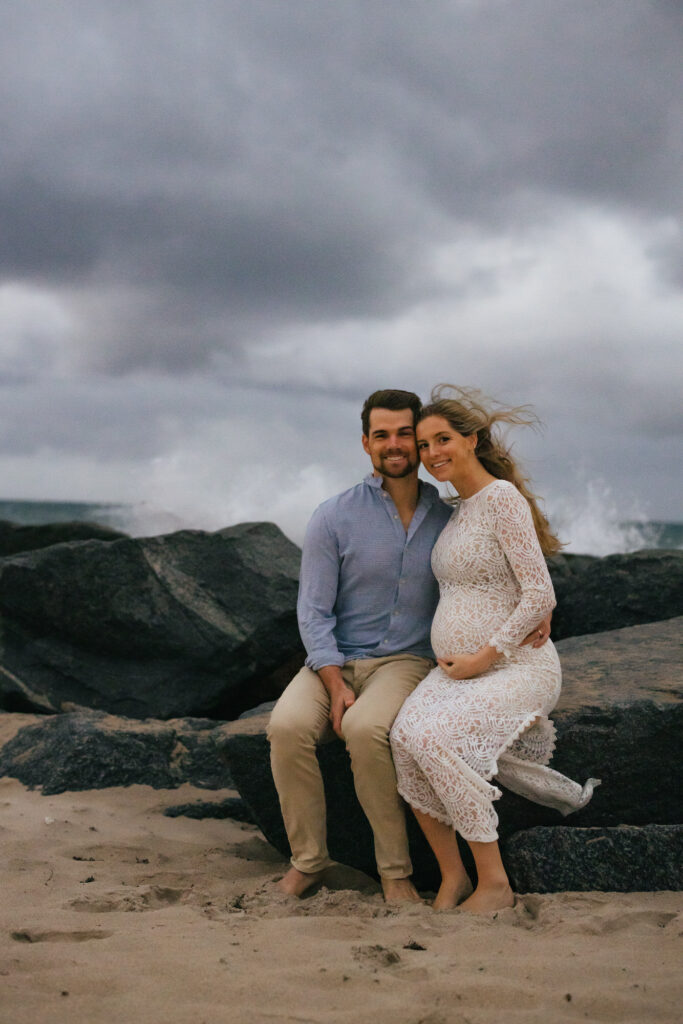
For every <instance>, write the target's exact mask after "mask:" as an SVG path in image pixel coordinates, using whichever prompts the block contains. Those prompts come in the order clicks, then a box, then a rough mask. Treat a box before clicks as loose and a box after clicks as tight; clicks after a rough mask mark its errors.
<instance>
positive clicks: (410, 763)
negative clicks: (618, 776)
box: [391, 480, 598, 842]
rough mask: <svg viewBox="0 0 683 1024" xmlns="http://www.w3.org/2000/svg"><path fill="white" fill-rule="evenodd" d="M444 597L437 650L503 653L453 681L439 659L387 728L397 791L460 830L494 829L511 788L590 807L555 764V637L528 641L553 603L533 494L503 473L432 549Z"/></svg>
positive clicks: (462, 509) (477, 834)
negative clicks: (537, 643)
mask: <svg viewBox="0 0 683 1024" xmlns="http://www.w3.org/2000/svg"><path fill="white" fill-rule="evenodd" d="M432 568H433V570H434V574H435V575H436V577H437V579H438V581H439V588H440V600H439V605H438V607H437V610H436V614H435V616H434V622H433V624H432V647H433V648H434V652H435V654H436V655H437V657H439V658H448V657H449V656H450V655H454V654H463V653H470V654H473V653H475V652H476V651H478V650H479V649H480V648H481V647H485V646H486V645H487V644H490V645H491V646H494V647H495V648H496V649H497V650H499V651H500V652H501V653H502V654H503V655H504V657H503V658H500V659H499V660H498V661H497V662H496V663H495V664H494V665H493V666H492V667H491V668H490V669H489V670H488V671H487V672H485V673H484V674H483V675H479V676H475V677H474V678H473V679H463V680H454V679H451V678H450V676H448V675H447V674H446V673H445V672H444V671H443V669H442V668H440V667H438V666H437V667H436V668H434V669H433V670H432V671H431V672H430V673H429V675H428V676H427V677H426V678H425V679H424V680H423V681H422V682H421V683H420V684H419V686H418V687H417V689H416V690H414V692H413V693H412V694H411V696H410V697H408V699H407V700H406V702H405V703H404V705H403V707H402V708H401V711H400V712H399V715H398V717H397V718H396V721H395V723H394V726H393V729H392V731H391V746H392V751H393V756H394V763H395V765H396V774H397V778H398V790H399V792H400V794H401V796H403V798H404V799H405V800H407V801H408V803H410V804H411V805H412V806H413V807H416V808H417V809H418V810H420V811H423V812H425V813H426V814H430V815H432V816H433V817H435V818H438V819H439V821H443V822H445V823H447V824H449V825H452V826H453V827H454V828H455V829H456V830H457V831H458V832H459V833H460V834H461V835H462V836H463V838H464V839H468V840H471V841H476V842H490V841H492V840H494V839H497V837H498V833H497V824H498V816H497V814H496V812H495V811H494V809H493V801H494V800H497V799H498V798H499V797H500V796H501V792H500V790H499V789H498V788H497V787H496V786H494V785H492V784H491V782H490V780H491V779H492V778H493V777H494V776H495V777H496V778H497V779H498V780H499V781H500V782H501V783H502V784H503V785H504V786H506V787H507V788H508V789H511V790H513V791H514V792H516V793H520V794H521V795H522V796H525V797H528V798H529V799H531V800H534V801H535V802H536V803H540V804H544V805H546V806H548V807H554V808H556V809H557V810H559V811H561V812H562V813H563V814H569V813H571V812H572V811H576V810H578V809H579V808H580V807H583V806H584V805H585V804H587V803H588V801H589V800H590V798H591V796H592V793H593V787H594V786H595V785H597V784H598V780H596V779H589V780H588V782H587V783H586V785H585V786H584V787H583V788H582V787H581V786H579V785H578V783H576V782H573V781H572V780H571V779H568V778H567V777H566V776H564V775H560V773H559V772H556V771H554V770H553V769H551V768H548V767H547V764H548V762H549V760H550V758H551V756H552V752H553V749H554V746H555V728H554V726H553V725H552V723H551V722H550V721H549V720H548V713H549V712H550V711H551V710H552V708H553V707H554V706H555V704H556V702H557V698H558V696H559V693H560V683H561V670H560V662H559V659H558V657H557V653H556V651H555V648H554V647H553V645H552V643H551V642H550V641H548V642H547V643H546V644H544V646H543V647H539V648H537V649H534V648H532V647H531V646H530V645H527V646H525V647H520V646H519V644H520V642H521V641H522V640H523V639H524V637H525V636H527V635H528V634H529V633H530V632H531V630H532V629H534V627H535V626H537V625H538V624H539V622H541V621H542V620H543V619H544V618H545V617H546V615H547V614H548V613H549V612H550V611H551V610H552V608H554V606H555V595H554V593H553V587H552V583H551V580H550V575H549V573H548V569H547V566H546V564H545V559H544V557H543V554H542V552H541V549H540V546H539V543H538V539H537V537H536V531H535V529H534V525H533V521H532V518H531V510H530V508H529V505H528V503H527V501H526V499H525V498H524V497H523V496H522V495H521V494H520V493H519V491H518V490H517V488H516V487H515V486H514V485H513V484H511V483H508V482H507V481H504V480H496V481H494V482H492V483H490V484H489V485H488V486H487V487H484V488H483V489H482V490H480V491H478V492H477V494H475V495H473V496H472V497H471V498H467V499H464V500H460V501H459V503H458V505H457V506H456V508H455V511H454V512H453V515H452V517H451V519H450V520H449V521H448V523H447V524H446V527H445V528H444V530H443V532H442V533H441V536H440V537H439V539H438V541H437V542H436V545H435V547H434V550H433V553H432Z"/></svg>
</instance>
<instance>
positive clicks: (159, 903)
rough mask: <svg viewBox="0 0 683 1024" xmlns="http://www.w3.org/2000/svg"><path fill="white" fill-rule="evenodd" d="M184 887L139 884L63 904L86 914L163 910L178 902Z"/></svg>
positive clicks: (183, 893)
mask: <svg viewBox="0 0 683 1024" xmlns="http://www.w3.org/2000/svg"><path fill="white" fill-rule="evenodd" d="M185 892H186V890H185V889H169V888H167V887H165V886H161V885H146V886H139V887H138V888H136V889H133V890H132V891H131V890H130V889H123V890H121V889H119V890H116V891H114V892H108V893H105V894H104V895H102V896H79V897H78V898H77V899H75V900H70V901H69V902H68V903H66V904H65V909H67V910H78V911H82V912H84V913H86V914H107V913H112V912H119V913H140V912H142V911H145V910H163V909H164V908H165V907H171V906H173V904H174V903H178V902H179V901H180V900H181V899H182V897H183V896H184V895H185Z"/></svg>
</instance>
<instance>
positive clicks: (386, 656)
mask: <svg viewBox="0 0 683 1024" xmlns="http://www.w3.org/2000/svg"><path fill="white" fill-rule="evenodd" d="M420 408H421V403H420V399H419V398H418V397H417V395H415V394H413V393H412V392H409V391H395V390H389V391H376V392H374V394H372V395H370V397H369V398H368V399H367V401H366V402H365V405H364V406H363V411H362V414H361V418H362V423H363V438H362V443H363V448H364V450H365V451H366V452H367V454H368V455H369V456H370V460H371V462H372V468H373V472H372V473H371V474H370V475H369V476H367V477H366V478H365V480H363V481H362V483H360V484H358V485H356V486H355V487H352V488H350V489H349V490H348V491H344V492H343V493H342V494H339V495H336V496H335V497H334V498H330V499H329V500H328V501H326V502H323V504H322V505H320V506H319V507H318V508H317V509H316V511H315V512H314V514H313V517H312V519H311V522H310V523H309V526H308V530H307V532H306V538H305V540H304V548H303V556H302V563H301V582H300V587H299V602H298V615H299V628H300V631H301V637H302V640H303V642H304V646H305V648H306V651H307V654H308V657H307V659H306V665H305V667H304V668H303V669H302V670H301V671H300V672H299V673H298V675H296V676H295V678H294V679H293V680H292V682H291V683H290V684H289V686H288V687H287V689H286V690H285V691H284V693H283V694H282V696H281V697H280V700H279V701H278V703H277V705H276V706H275V708H274V709H273V713H272V715H271V719H270V724H269V728H268V738H269V740H270V744H271V766H272V771H273V778H274V780H275V785H276V787H277V791H278V795H279V798H280V806H281V808H282V815H283V818H284V822H285V827H286V829H287V835H288V837H289V842H290V846H291V848H292V866H291V868H290V869H289V871H288V872H287V874H286V875H285V876H284V878H283V879H282V880H281V881H280V883H279V887H280V889H281V890H282V891H283V892H285V893H287V894H288V895H294V896H301V895H302V894H303V893H304V892H305V891H306V890H307V889H308V888H309V887H310V886H312V885H314V884H315V883H316V882H318V881H319V879H320V878H321V876H322V874H323V872H324V871H325V869H326V868H327V867H328V866H329V865H330V864H331V863H332V862H331V861H330V858H329V855H328V852H327V839H326V809H325V795H324V790H323V783H322V777H321V774H320V769H319V766H318V760H317V757H316V746H317V744H318V743H319V742H320V741H321V740H322V739H323V738H324V737H325V734H326V733H329V729H330V726H331V728H332V729H333V730H334V732H336V733H337V735H338V736H340V737H341V738H342V739H344V741H345V742H346V746H347V749H348V751H349V754H350V757H351V768H352V771H353V776H354V784H355V787H356V793H357V796H358V799H359V801H360V804H361V806H362V808H363V810H364V812H365V814H366V816H367V818H368V820H369V822H370V825H371V827H372V830H373V835H374V842H375V857H376V860H377V869H378V873H379V875H380V879H381V882H382V889H383V891H384V896H385V899H386V900H388V901H389V900H391V901H394V900H400V901H411V900H414V901H416V900H419V896H418V894H417V891H416V890H415V887H414V886H413V884H412V882H411V880H410V875H411V874H412V865H411V862H410V855H409V851H408V839H407V834H406V825H405V812H404V806H403V802H402V800H401V798H400V797H399V795H398V792H397V790H396V775H395V772H394V765H393V761H392V758H391V747H390V745H389V732H390V730H391V726H392V723H393V721H394V718H395V717H396V715H397V714H398V711H399V708H400V707H401V705H402V703H403V701H404V700H405V699H406V697H408V695H409V694H410V693H411V692H412V691H413V690H414V689H415V687H416V686H417V684H418V683H419V682H420V680H421V679H423V678H424V676H425V675H426V674H427V672H429V670H430V669H431V668H432V667H433V665H434V661H433V657H434V655H433V652H432V650H431V646H430V642H429V632H430V627H431V621H432V618H433V615H434V611H435V608H436V604H437V600H438V586H437V584H436V581H435V579H434V577H433V575H432V571H431V566H430V556H431V550H432V547H433V546H434V543H435V541H436V539H437V537H438V536H439V533H440V532H441V530H442V529H443V527H444V526H445V525H446V522H447V521H448V519H449V517H450V515H451V511H452V510H451V508H450V506H448V505H446V504H445V503H444V502H442V501H441V499H440V498H439V494H438V491H437V490H436V488H435V487H433V486H432V485H431V484H427V483H425V482H423V481H420V480H418V476H417V471H418V467H419V457H418V453H417V446H416V443H415V421H416V418H417V416H418V414H419V411H420ZM541 630H542V632H543V633H544V634H545V633H547V632H548V628H547V626H546V628H543V627H541ZM537 642H538V641H537Z"/></svg>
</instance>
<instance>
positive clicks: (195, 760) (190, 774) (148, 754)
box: [0, 711, 233, 795]
mask: <svg viewBox="0 0 683 1024" xmlns="http://www.w3.org/2000/svg"><path fill="white" fill-rule="evenodd" d="M219 738H220V740H221V741H222V740H223V738H224V737H223V725H222V724H221V723H217V722H215V721H213V720H210V721H205V720H196V719H179V720H175V721H170V722H157V721H145V722H141V721H137V720H134V719H125V718H115V717H114V716H112V715H107V714H104V713H102V712H98V711H85V712H84V711H80V712H71V713H68V714H63V715H53V716H49V717H43V718H41V719H40V720H38V721H37V722H36V723H35V724H33V725H27V726H24V727H23V728H22V729H20V730H19V731H18V732H17V733H16V735H15V736H14V737H13V738H12V739H10V740H9V741H8V742H7V743H6V744H5V745H4V746H3V747H2V749H0V776H3V775H10V776H12V777H14V778H17V779H19V781H20V782H23V783H24V785H26V786H30V787H31V788H33V787H35V786H41V787H42V790H43V793H44V794H46V795H48V794H52V793H63V792H65V791H66V790H71V791H74V790H83V789H104V788H106V787H108V786H131V785H134V784H140V785H147V786H152V787H154V788H155V789H175V788H177V787H178V786H180V785H182V784H183V783H184V782H190V783H192V785H194V786H199V787H202V788H205V789H222V788H232V785H233V784H232V778H231V776H230V773H229V771H228V768H227V767H226V764H225V761H224V759H223V758H222V757H221V756H220V749H221V746H220V743H219V742H218V739H219Z"/></svg>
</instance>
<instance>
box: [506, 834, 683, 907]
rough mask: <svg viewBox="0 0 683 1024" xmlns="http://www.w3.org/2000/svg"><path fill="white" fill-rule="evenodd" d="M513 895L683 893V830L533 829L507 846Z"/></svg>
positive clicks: (519, 835) (514, 836)
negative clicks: (663, 890)
mask: <svg viewBox="0 0 683 1024" xmlns="http://www.w3.org/2000/svg"><path fill="white" fill-rule="evenodd" d="M503 856H504V859H505V865H506V867H507V870H508V873H509V875H510V879H511V881H512V884H513V888H514V890H515V892H520V893H525V892H563V891H565V890H571V891H574V892H589V891H590V890H592V889H598V890H607V891H612V892H655V891H656V890H658V889H673V890H679V889H683V826H681V825H644V826H634V825H618V826H615V827H613V828H565V827H562V826H559V827H556V828H544V827H540V828H532V829H528V830H526V831H524V832H517V833H515V834H514V835H512V836H510V838H509V839H508V840H507V841H506V842H505V843H504V844H503Z"/></svg>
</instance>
